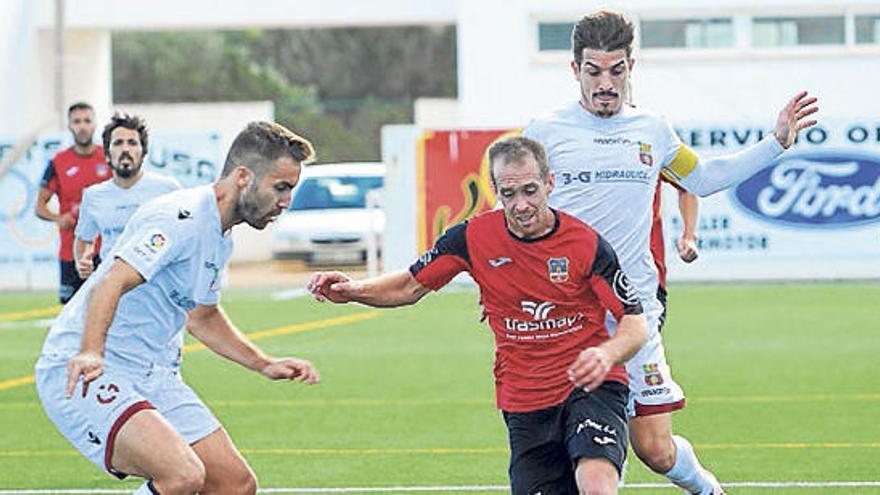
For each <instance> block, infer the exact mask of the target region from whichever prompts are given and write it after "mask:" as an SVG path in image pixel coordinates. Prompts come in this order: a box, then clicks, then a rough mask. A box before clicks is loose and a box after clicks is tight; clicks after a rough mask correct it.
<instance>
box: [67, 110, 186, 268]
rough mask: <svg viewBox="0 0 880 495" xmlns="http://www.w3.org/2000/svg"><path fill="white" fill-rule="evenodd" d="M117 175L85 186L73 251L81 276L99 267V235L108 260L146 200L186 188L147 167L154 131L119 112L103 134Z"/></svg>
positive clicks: (136, 118) (132, 117) (103, 254)
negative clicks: (146, 159) (151, 132)
mask: <svg viewBox="0 0 880 495" xmlns="http://www.w3.org/2000/svg"><path fill="white" fill-rule="evenodd" d="M102 138H103V140H104V150H105V153H106V155H107V156H106V157H107V164H108V165H110V170H112V172H113V178H112V179H111V180H108V181H104V182H101V183H99V184H95V185H94V186H90V187H88V188H86V190H85V191H83V199H82V203H81V204H80V207H79V220H78V221H77V223H76V240H75V241H74V243H73V256H74V259H75V260H76V271H77V273H79V276H80V278H83V279H84V278H87V277H88V276H89V275H91V273H92V271H94V266H95V265H94V264H93V263H92V259H93V258H94V255H95V253H94V248H95V240H96V239H97V237H98V236H101V252H100V256H99V259H104V260H107V259H109V258H108V255H109V254H110V250H111V249H112V248H113V246H114V245H115V244H116V240H117V239H118V238H119V235H120V234H122V229H123V228H125V224H126V222H128V219H129V218H130V217H131V216H132V215H133V214H134V212H135V210H137V209H138V207H140V206H141V205H142V204H144V203H146V202H147V201H149V200H151V199H153V198H156V197H159V196H161V195H163V194H167V193H170V192H172V191H176V190H178V189H180V183H178V182H177V180H176V179H174V178H173V177H169V176H165V175H161V174H156V173H153V172H149V171H146V170H143V168H142V165H143V163H144V157H146V155H147V150H148V144H149V133H148V132H147V126H146V123H145V122H144V119H143V118H141V117H139V116H137V115H127V114H126V115H123V114H118V113H117V114H115V115H113V117H112V118H111V119H110V122H109V123H108V124H107V125H106V126H104V132H103V133H102Z"/></svg>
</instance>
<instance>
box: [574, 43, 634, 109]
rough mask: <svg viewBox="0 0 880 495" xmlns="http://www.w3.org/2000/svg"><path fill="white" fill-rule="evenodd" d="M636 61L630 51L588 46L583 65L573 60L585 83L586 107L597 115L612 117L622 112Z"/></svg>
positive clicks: (579, 77) (582, 87) (584, 100)
mask: <svg viewBox="0 0 880 495" xmlns="http://www.w3.org/2000/svg"><path fill="white" fill-rule="evenodd" d="M632 64H633V61H632V59H631V58H627V56H626V50H614V51H612V52H606V51H602V50H593V49H590V48H584V53H583V57H582V59H581V65H580V66H578V65H577V62H575V61H572V62H571V68H572V70H573V71H574V75H575V78H577V80H578V83H580V86H581V101H582V102H583V105H584V108H586V109H587V110H588V111H589V112H590V113H592V114H593V115H595V116H597V117H603V118H604V117H611V116H612V115H615V114H617V113H618V112H620V109H621V108H623V103H624V102H625V101H627V97H628V93H629V74H630V71H631V70H632Z"/></svg>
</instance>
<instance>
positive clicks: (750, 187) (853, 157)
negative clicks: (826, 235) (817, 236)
mask: <svg viewBox="0 0 880 495" xmlns="http://www.w3.org/2000/svg"><path fill="white" fill-rule="evenodd" d="M733 198H734V200H735V202H736V203H737V204H738V205H739V206H740V207H742V208H743V209H744V210H745V211H746V212H747V213H749V214H750V215H752V216H755V217H758V218H759V219H761V220H764V221H769V222H772V223H781V224H785V225H789V226H792V227H805V228H817V227H818V228H829V227H851V226H856V225H863V224H866V223H871V222H877V221H880V155H873V156H872V155H867V154H859V153H852V152H846V151H837V152H833V151H827V152H815V153H804V154H797V155H795V154H793V155H791V156H786V157H785V158H783V159H781V160H779V161H777V162H776V164H775V165H774V166H772V167H768V168H766V169H764V170H762V171H760V172H758V173H757V174H755V175H753V176H751V177H750V178H748V179H746V180H745V181H744V182H742V183H741V184H739V185H738V186H736V188H735V189H734V190H733Z"/></svg>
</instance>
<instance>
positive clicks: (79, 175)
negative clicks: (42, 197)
mask: <svg viewBox="0 0 880 495" xmlns="http://www.w3.org/2000/svg"><path fill="white" fill-rule="evenodd" d="M110 175H111V173H110V167H108V166H107V164H106V163H105V162H104V148H102V147H101V146H95V152H94V153H92V154H91V155H88V156H83V155H78V154H77V153H76V152H75V151H74V149H73V147H70V148H67V149H66V150H64V151H61V152H59V153H58V154H57V155H55V157H54V158H52V160H51V161H50V162H49V165H48V166H47V167H46V171H45V172H44V173H43V179H42V181H41V182H40V186H41V187H45V188H46V189H48V190H50V191H52V192H53V193H55V194H56V195H58V213H67V212H70V213H72V214H73V216H74V218H76V217H78V216H79V204H80V202H81V201H82V192H83V189H85V188H87V187H89V186H91V185H92V184H97V183H98V182H103V181H105V180H107V179H109V178H110ZM74 230H75V228H70V229H63V230H61V231H60V232H61V246H60V247H59V249H58V257H59V258H60V259H61V260H62V261H71V260H73V237H74V234H73V233H74Z"/></svg>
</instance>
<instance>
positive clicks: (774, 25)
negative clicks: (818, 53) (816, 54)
mask: <svg viewBox="0 0 880 495" xmlns="http://www.w3.org/2000/svg"><path fill="white" fill-rule="evenodd" d="M843 33H844V22H843V16H833V17H756V18H755V19H754V21H753V25H752V44H753V45H754V46H760V47H763V46H794V45H842V44H843V42H844V34H843Z"/></svg>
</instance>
